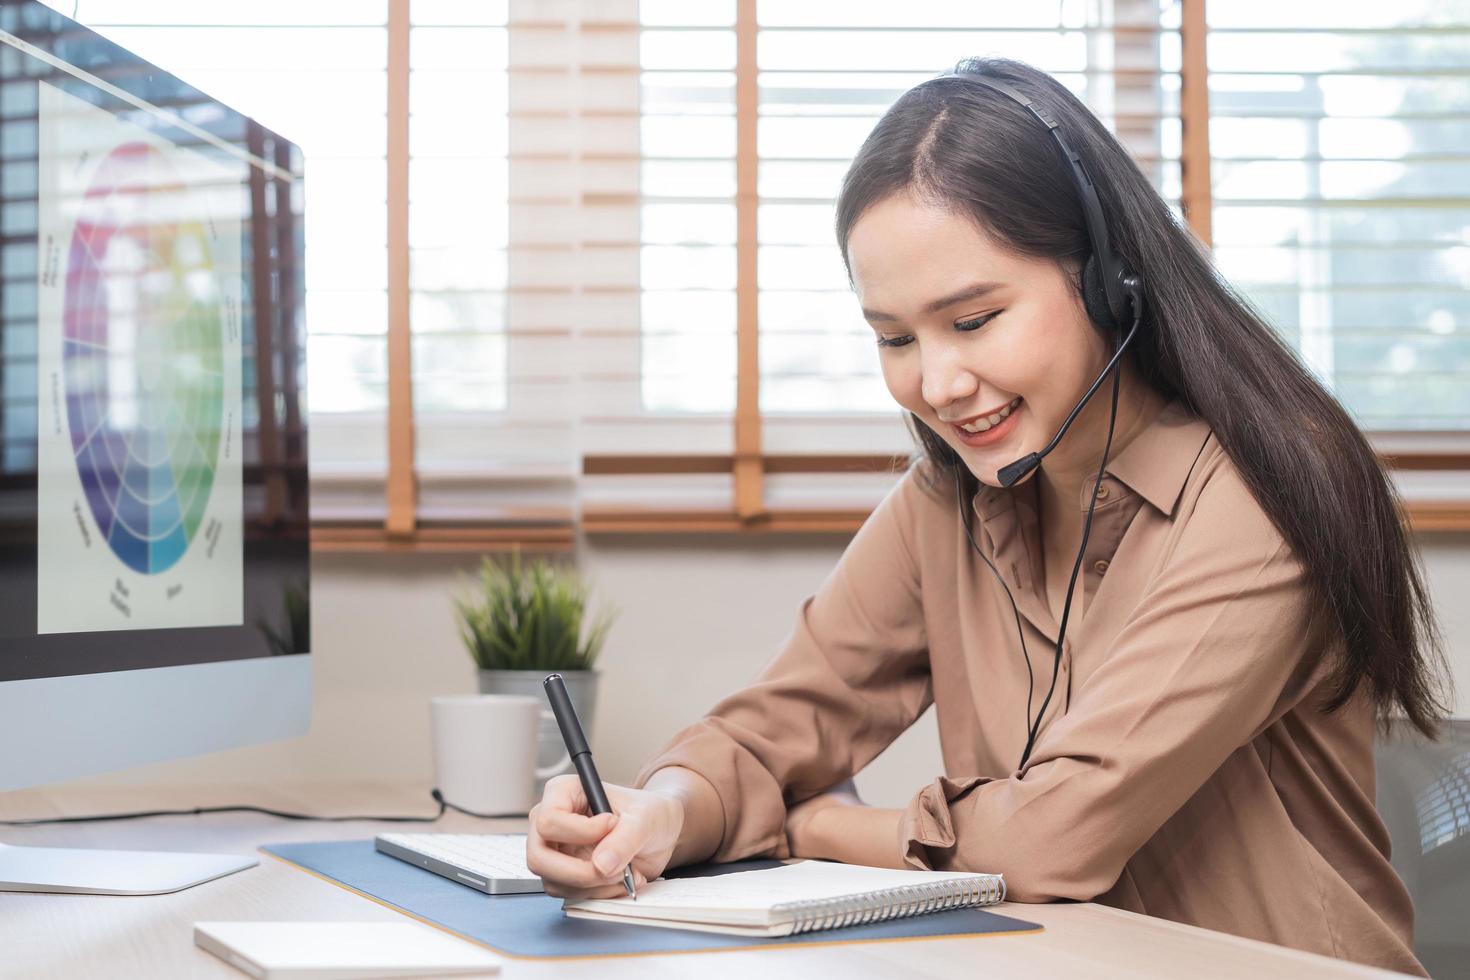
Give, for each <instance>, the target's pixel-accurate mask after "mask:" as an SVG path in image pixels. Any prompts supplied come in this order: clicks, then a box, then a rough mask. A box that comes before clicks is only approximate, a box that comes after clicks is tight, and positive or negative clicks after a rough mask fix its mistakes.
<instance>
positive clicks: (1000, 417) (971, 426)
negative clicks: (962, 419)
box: [955, 396, 1021, 432]
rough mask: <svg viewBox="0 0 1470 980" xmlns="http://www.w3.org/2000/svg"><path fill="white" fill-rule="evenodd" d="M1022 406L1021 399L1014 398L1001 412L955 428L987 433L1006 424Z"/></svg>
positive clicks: (983, 416) (992, 413)
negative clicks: (993, 427)
mask: <svg viewBox="0 0 1470 980" xmlns="http://www.w3.org/2000/svg"><path fill="white" fill-rule="evenodd" d="M1020 404H1021V399H1020V397H1019V396H1017V397H1016V398H1013V399H1012V400H1011V402H1010V404H1008V405H1006V407H1005V408H1002V409H1001V410H1000V411H998V412H991V413H990V414H989V415H982V416H980V417H979V418H977V419H975V420H974V421H971V422H966V423H965V424H964V425H959V426H955V427H956V428H959V429H964V430H965V431H966V432H985V431H987V430H989V429H990V428H991V427H992V426H997V425H1000V424H1001V423H1002V422H1004V421H1005V420H1006V419H1007V418H1008V417H1009V416H1010V414H1011V413H1012V412H1014V411H1015V410H1016V406H1018V405H1020Z"/></svg>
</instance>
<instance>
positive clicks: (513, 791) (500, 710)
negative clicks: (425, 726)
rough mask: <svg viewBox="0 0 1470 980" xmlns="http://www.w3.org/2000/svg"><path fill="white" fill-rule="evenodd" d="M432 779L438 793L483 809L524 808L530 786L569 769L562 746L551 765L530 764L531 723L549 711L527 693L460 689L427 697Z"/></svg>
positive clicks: (530, 800) (531, 800)
mask: <svg viewBox="0 0 1470 980" xmlns="http://www.w3.org/2000/svg"><path fill="white" fill-rule="evenodd" d="M429 707H430V712H429V713H430V720H431V724H432V731H433V739H434V780H435V785H436V786H438V788H439V792H440V793H442V794H443V795H444V799H445V800H446V801H447V802H449V803H452V804H454V805H455V806H457V807H463V808H464V809H466V810H471V811H473V812H475V813H484V814H524V813H528V812H529V811H530V809H531V807H532V806H534V805H535V804H536V802H537V800H536V786H537V783H538V782H539V781H540V780H544V779H549V778H550V777H552V776H555V775H558V774H559V773H563V772H566V771H568V770H569V769H571V767H572V760H571V757H570V756H569V755H567V753H566V752H565V751H563V752H562V756H561V759H559V760H558V761H557V762H556V763H555V764H554V765H550V766H545V767H543V768H539V769H538V768H537V767H536V752H537V729H538V727H539V725H540V722H541V718H542V716H543V715H544V716H549V717H554V716H552V714H551V711H550V710H549V709H547V708H545V707H543V706H542V704H541V702H540V701H539V700H537V699H536V698H533V697H527V696H524V695H515V694H463V695H450V696H445V697H437V698H433V699H431V700H430V703H429Z"/></svg>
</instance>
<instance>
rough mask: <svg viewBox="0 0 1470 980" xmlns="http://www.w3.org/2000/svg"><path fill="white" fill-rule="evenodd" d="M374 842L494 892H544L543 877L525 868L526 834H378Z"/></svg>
mask: <svg viewBox="0 0 1470 980" xmlns="http://www.w3.org/2000/svg"><path fill="white" fill-rule="evenodd" d="M375 845H376V847H377V849H378V850H379V851H381V852H383V853H384V854H388V855H391V856H393V857H396V858H398V859H399V860H401V861H407V862H408V863H409V864H415V865H418V866H419V867H421V868H426V869H428V870H429V871H433V872H435V873H436V874H441V875H443V876H444V877H446V878H450V879H452V880H454V881H458V882H461V883H462V884H466V885H469V886H470V887H471V888H475V889H478V890H480V891H482V892H487V893H488V894H491V895H501V894H506V893H515V892H539V891H541V879H540V878H538V877H536V875H535V874H533V873H532V872H531V869H530V868H528V867H526V835H525V834H379V835H378V837H377V840H376V841H375Z"/></svg>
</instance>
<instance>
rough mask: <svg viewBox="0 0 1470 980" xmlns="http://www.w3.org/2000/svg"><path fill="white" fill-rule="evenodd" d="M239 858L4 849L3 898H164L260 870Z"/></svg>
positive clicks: (0, 865) (0, 851)
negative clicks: (7, 894) (23, 895)
mask: <svg viewBox="0 0 1470 980" xmlns="http://www.w3.org/2000/svg"><path fill="white" fill-rule="evenodd" d="M259 863H260V862H259V861H257V860H256V859H255V858H253V857H241V856H240V855H238V854H189V853H181V852H170V851H99V850H92V849H90V848H88V849H82V848H70V847H16V846H14V845H9V844H0V892H65V893H69V894H76V895H163V894H166V893H168V892H176V891H181V890H183V889H185V888H190V887H193V886H194V885H199V884H203V883H204V882H206V881H213V880H214V879H215V878H220V877H223V876H224V875H227V874H232V873H233V872H236V871H244V870H245V869H246V868H251V867H254V866H255V865H257V864H259Z"/></svg>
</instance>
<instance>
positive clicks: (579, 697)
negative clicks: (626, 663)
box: [454, 549, 616, 766]
mask: <svg viewBox="0 0 1470 980" xmlns="http://www.w3.org/2000/svg"><path fill="white" fill-rule="evenodd" d="M589 591H590V589H589V587H588V586H587V584H586V583H585V582H584V581H583V580H582V578H581V576H580V575H579V574H578V573H577V571H576V569H574V568H572V567H570V566H567V565H564V564H553V563H552V562H550V561H548V560H546V559H538V560H536V561H534V562H530V563H522V561H521V553H520V550H519V549H516V550H514V551H513V552H512V553H511V557H510V561H509V562H500V561H496V560H492V559H491V558H490V557H489V556H486V557H485V558H484V559H483V560H482V561H481V563H480V571H479V576H478V577H477V578H476V579H475V580H474V581H473V583H471V584H470V585H469V586H468V587H467V588H466V589H465V591H464V592H463V593H462V594H461V595H459V596H457V597H456V598H455V600H454V605H455V614H456V618H457V620H458V623H459V630H460V636H461V638H462V639H463V640H464V644H465V647H466V648H467V649H468V650H469V652H470V656H471V657H473V658H474V661H475V664H476V666H477V667H479V679H480V693H481V694H519V695H530V696H531V697H534V698H536V700H538V701H540V702H541V703H542V705H543V706H544V705H545V703H546V693H545V691H544V690H543V689H542V687H541V681H542V679H543V678H545V677H546V675H547V674H549V673H551V672H553V671H555V672H557V673H559V674H561V675H562V677H563V678H565V679H566V685H567V693H568V694H569V695H570V696H571V699H572V704H573V705H574V706H575V707H576V709H577V715H578V717H580V718H581V720H582V724H583V726H585V728H586V730H587V735H588V737H589V738H590V737H591V735H592V724H593V717H594V709H595V707H596V700H597V673H596V671H595V670H594V669H593V664H594V663H595V662H596V660H597V656H598V654H599V653H601V651H602V644H603V641H604V640H605V639H606V638H607V631H608V629H609V628H610V627H611V626H612V622H613V619H614V618H615V616H616V613H615V612H613V611H611V610H605V611H604V612H603V613H602V614H601V615H600V616H599V617H598V618H597V620H596V621H595V622H590V623H589V620H588V619H587V596H588V593H589ZM584 626H585V627H586V628H584ZM563 751H564V746H563V743H562V738H561V733H560V732H559V731H558V730H557V727H556V722H555V720H554V719H552V718H550V717H549V715H546V716H543V720H542V723H541V737H540V739H539V752H538V756H537V765H538V766H548V765H553V764H555V762H556V760H557V759H559V758H561V756H562V753H563Z"/></svg>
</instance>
